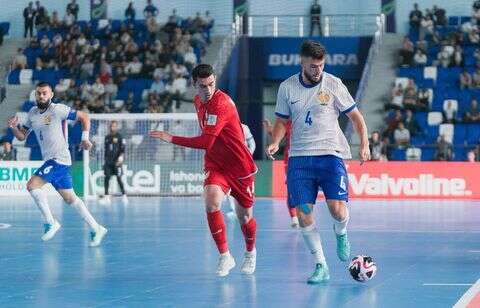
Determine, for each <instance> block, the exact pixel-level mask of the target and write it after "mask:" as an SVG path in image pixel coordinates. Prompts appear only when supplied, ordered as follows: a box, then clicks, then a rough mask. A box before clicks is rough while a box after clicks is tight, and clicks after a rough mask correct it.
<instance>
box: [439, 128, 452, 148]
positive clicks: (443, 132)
mask: <svg viewBox="0 0 480 308" xmlns="http://www.w3.org/2000/svg"><path fill="white" fill-rule="evenodd" d="M454 132H455V127H454V125H453V124H440V126H439V127H438V134H439V135H440V136H443V137H444V138H445V140H446V141H448V142H450V143H453V134H454Z"/></svg>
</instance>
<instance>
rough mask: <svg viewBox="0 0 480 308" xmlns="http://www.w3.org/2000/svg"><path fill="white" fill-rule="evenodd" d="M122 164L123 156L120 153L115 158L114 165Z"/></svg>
mask: <svg viewBox="0 0 480 308" xmlns="http://www.w3.org/2000/svg"><path fill="white" fill-rule="evenodd" d="M122 164H123V156H122V155H120V156H119V157H118V158H117V162H116V163H115V166H117V167H120V166H121V165H122Z"/></svg>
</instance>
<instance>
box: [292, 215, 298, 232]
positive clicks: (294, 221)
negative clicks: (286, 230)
mask: <svg viewBox="0 0 480 308" xmlns="http://www.w3.org/2000/svg"><path fill="white" fill-rule="evenodd" d="M290 227H291V228H292V229H298V228H300V223H299V222H298V217H297V216H293V217H292V221H291V222H290Z"/></svg>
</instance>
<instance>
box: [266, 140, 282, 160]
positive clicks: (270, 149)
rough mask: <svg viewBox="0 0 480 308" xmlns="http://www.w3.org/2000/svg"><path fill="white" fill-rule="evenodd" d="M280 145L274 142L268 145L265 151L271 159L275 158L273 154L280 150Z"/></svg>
mask: <svg viewBox="0 0 480 308" xmlns="http://www.w3.org/2000/svg"><path fill="white" fill-rule="evenodd" d="M278 148H279V145H278V143H272V144H269V145H268V146H267V148H266V149H265V153H266V154H267V157H268V158H270V159H271V160H275V158H274V157H273V154H275V153H277V152H278Z"/></svg>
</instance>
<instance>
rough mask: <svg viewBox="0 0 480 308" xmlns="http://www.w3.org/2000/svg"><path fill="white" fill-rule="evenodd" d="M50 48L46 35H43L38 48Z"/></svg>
mask: <svg viewBox="0 0 480 308" xmlns="http://www.w3.org/2000/svg"><path fill="white" fill-rule="evenodd" d="M49 47H50V39H49V38H48V36H47V35H45V34H44V35H43V36H42V38H41V39H40V48H42V49H45V48H49Z"/></svg>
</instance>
